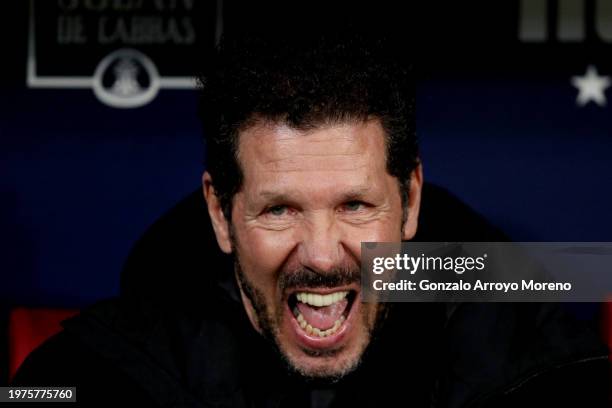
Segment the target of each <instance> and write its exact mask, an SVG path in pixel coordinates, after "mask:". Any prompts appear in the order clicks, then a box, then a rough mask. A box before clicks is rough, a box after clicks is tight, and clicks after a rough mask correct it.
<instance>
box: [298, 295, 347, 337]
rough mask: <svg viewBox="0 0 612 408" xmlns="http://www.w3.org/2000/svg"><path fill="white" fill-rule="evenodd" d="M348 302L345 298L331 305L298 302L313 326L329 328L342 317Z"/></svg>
mask: <svg viewBox="0 0 612 408" xmlns="http://www.w3.org/2000/svg"><path fill="white" fill-rule="evenodd" d="M347 304H348V301H347V300H346V298H344V299H342V300H340V301H338V302H336V303H332V304H331V305H329V306H322V307H316V306H310V305H307V304H306V303H302V302H298V303H297V308H298V310H299V311H300V313H301V314H302V316H304V319H306V321H307V322H308V323H310V325H311V326H312V327H316V328H318V329H321V330H327V329H330V328H332V327H333V326H334V323H335V322H336V320H338V319H340V316H342V313H344V310H345V309H346V305H347Z"/></svg>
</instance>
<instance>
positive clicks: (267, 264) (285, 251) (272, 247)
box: [237, 228, 294, 285]
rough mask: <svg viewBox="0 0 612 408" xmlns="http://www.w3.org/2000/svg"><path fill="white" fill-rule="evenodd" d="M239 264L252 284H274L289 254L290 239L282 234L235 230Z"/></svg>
mask: <svg viewBox="0 0 612 408" xmlns="http://www.w3.org/2000/svg"><path fill="white" fill-rule="evenodd" d="M237 234H238V242H239V248H238V250H239V253H240V262H241V265H242V268H243V270H244V272H245V273H246V274H247V275H248V276H249V277H250V278H251V280H252V281H253V282H258V283H259V284H269V283H272V284H274V285H275V284H276V280H277V278H278V276H277V275H278V272H279V270H280V268H281V267H282V265H283V263H284V262H285V261H286V259H287V257H288V256H289V254H290V253H291V249H292V248H293V246H294V244H293V243H292V239H291V238H290V237H288V236H287V234H284V233H282V232H278V231H264V230H257V229H251V230H249V229H248V228H245V229H242V230H237Z"/></svg>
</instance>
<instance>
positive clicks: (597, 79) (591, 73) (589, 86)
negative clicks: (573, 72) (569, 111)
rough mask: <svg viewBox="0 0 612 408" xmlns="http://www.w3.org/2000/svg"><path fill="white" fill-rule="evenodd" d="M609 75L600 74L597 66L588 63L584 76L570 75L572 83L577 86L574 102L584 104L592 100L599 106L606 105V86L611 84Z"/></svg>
mask: <svg viewBox="0 0 612 408" xmlns="http://www.w3.org/2000/svg"><path fill="white" fill-rule="evenodd" d="M611 84H612V83H611V81H610V77H608V76H600V75H599V74H598V73H597V68H595V67H594V66H593V65H589V66H588V68H587V70H586V73H585V74H584V76H574V77H572V85H574V86H575V87H576V88H578V97H576V104H577V105H578V106H584V105H586V104H587V103H589V102H591V101H593V102H595V103H596V104H597V105H599V106H606V103H607V100H606V94H605V91H606V88H608V87H609V86H610V85H611Z"/></svg>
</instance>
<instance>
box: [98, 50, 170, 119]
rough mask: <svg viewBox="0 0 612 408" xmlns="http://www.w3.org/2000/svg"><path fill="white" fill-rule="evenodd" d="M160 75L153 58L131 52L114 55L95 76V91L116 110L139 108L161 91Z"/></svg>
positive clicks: (112, 54) (104, 60)
mask: <svg viewBox="0 0 612 408" xmlns="http://www.w3.org/2000/svg"><path fill="white" fill-rule="evenodd" d="M159 86H160V84H159V73H158V72H157V68H156V67H155V64H154V63H153V61H151V59H150V58H149V57H147V56H146V55H145V54H143V53H142V52H140V51H137V50H134V49H131V48H122V49H120V50H117V51H113V52H112V53H110V54H108V55H107V56H106V57H104V58H103V59H102V61H100V63H99V64H98V66H97V67H96V70H95V72H94V76H93V91H94V94H95V95H96V97H97V98H98V99H99V100H100V101H101V102H103V103H105V104H107V105H109V106H112V107H114V108H137V107H139V106H143V105H146V104H147V103H149V102H150V101H151V100H153V98H155V96H156V95H157V92H158V91H159Z"/></svg>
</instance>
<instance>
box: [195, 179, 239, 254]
mask: <svg viewBox="0 0 612 408" xmlns="http://www.w3.org/2000/svg"><path fill="white" fill-rule="evenodd" d="M202 188H203V189H204V198H205V199H206V205H207V207H208V215H210V221H211V222H212V226H213V229H214V230H215V236H216V237H217V244H219V248H221V250H222V251H223V252H225V253H226V254H230V253H231V252H232V241H231V239H230V233H229V228H230V226H229V222H228V221H227V219H225V214H223V208H222V207H221V202H220V201H219V198H218V197H217V194H216V193H215V188H214V187H213V182H212V177H211V175H210V173H208V172H207V171H205V172H204V174H203V175H202Z"/></svg>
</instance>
